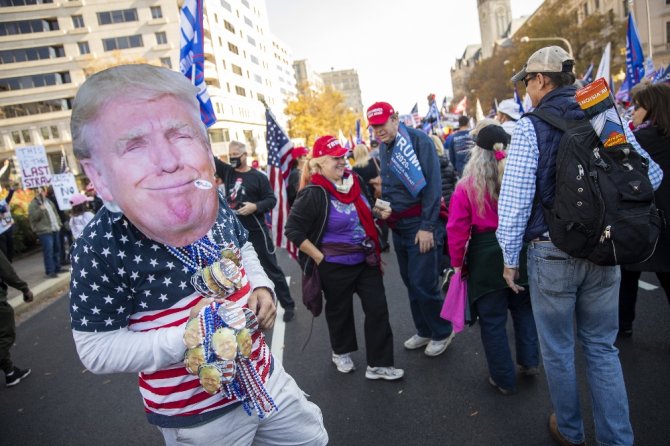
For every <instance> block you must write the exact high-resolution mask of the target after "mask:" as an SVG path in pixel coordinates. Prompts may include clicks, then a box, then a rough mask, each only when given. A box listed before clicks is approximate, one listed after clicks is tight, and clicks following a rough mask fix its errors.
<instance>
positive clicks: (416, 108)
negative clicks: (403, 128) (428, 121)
mask: <svg viewBox="0 0 670 446" xmlns="http://www.w3.org/2000/svg"><path fill="white" fill-rule="evenodd" d="M409 114H410V115H412V119H414V126H415V127H416V126H417V125H421V118H420V117H419V103H418V102H417V103H416V104H414V107H412V110H411V111H410V112H409Z"/></svg>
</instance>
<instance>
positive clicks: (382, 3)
mask: <svg viewBox="0 0 670 446" xmlns="http://www.w3.org/2000/svg"><path fill="white" fill-rule="evenodd" d="M265 1H266V5H267V10H268V19H269V22H270V29H271V31H272V32H273V34H275V35H276V36H277V37H279V38H280V39H281V40H282V41H283V42H284V43H285V44H286V45H287V46H288V47H289V48H290V50H291V51H292V53H293V58H294V59H295V60H300V59H307V60H308V61H309V63H310V65H311V67H312V69H313V70H314V71H316V72H324V71H329V70H330V69H331V68H332V69H335V70H345V69H351V68H353V69H355V70H356V71H357V72H358V77H359V81H360V86H361V93H362V95H363V107H364V108H367V107H368V106H369V105H371V104H372V103H374V102H376V101H385V102H389V103H390V104H391V105H393V106H394V107H395V108H396V109H397V110H398V111H399V112H400V113H401V114H402V113H409V112H410V110H411V108H412V106H414V104H415V103H416V102H418V104H419V113H420V114H422V115H423V114H425V113H426V112H427V110H428V105H427V101H426V96H427V95H428V94H429V93H434V94H435V95H436V96H437V100H438V103H441V101H442V98H443V97H444V96H445V95H448V96H451V73H450V70H451V67H453V65H454V62H455V60H456V58H458V57H460V56H462V54H463V51H464V50H465V47H466V45H469V44H477V43H480V42H481V38H480V34H479V19H478V16H477V2H476V1H475V0H413V1H409V2H408V1H406V0H265ZM542 2H543V0H511V5H512V17H515V18H516V17H520V16H522V15H530V14H532V13H533V12H534V11H535V10H536V9H537V7H538V6H540V4H542Z"/></svg>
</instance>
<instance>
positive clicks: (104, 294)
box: [70, 196, 271, 426]
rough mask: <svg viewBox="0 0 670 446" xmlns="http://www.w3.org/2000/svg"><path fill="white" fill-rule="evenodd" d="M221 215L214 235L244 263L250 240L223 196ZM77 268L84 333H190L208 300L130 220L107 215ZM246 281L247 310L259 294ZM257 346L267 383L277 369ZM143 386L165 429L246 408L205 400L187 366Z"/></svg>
mask: <svg viewBox="0 0 670 446" xmlns="http://www.w3.org/2000/svg"><path fill="white" fill-rule="evenodd" d="M219 209H220V210H219V215H218V216H217V221H216V223H215V225H214V226H213V228H212V229H211V230H210V232H209V234H210V236H211V238H212V239H213V240H214V242H215V243H216V244H217V245H218V246H219V248H221V249H229V250H231V251H233V252H234V253H236V254H237V255H238V256H239V255H240V254H239V253H240V250H241V248H242V247H243V246H244V244H245V243H246V242H247V236H248V233H247V231H246V229H244V227H243V226H242V224H241V223H240V222H239V220H238V219H237V217H236V216H235V215H234V214H233V212H232V211H231V210H230V208H228V206H227V205H226V204H225V200H223V199H222V198H221V196H220V198H219ZM71 263H72V275H71V281H70V316H71V326H72V328H73V329H74V330H77V331H85V332H108V331H114V330H120V329H127V330H130V331H134V332H149V331H153V330H160V329H162V328H166V327H175V326H183V325H184V324H185V323H186V322H187V320H188V317H189V312H190V310H191V308H192V307H193V306H195V305H196V304H197V303H198V301H199V300H200V299H201V298H202V296H200V295H199V294H198V293H197V292H196V291H195V289H194V288H193V286H192V285H191V272H190V271H189V268H187V266H186V265H184V264H183V263H182V262H181V261H180V260H179V259H178V258H177V257H175V255H174V254H172V253H171V252H170V250H169V249H168V247H167V246H165V245H163V244H161V243H158V242H155V241H153V240H151V239H149V238H147V237H146V236H144V235H143V234H142V233H141V232H140V231H139V230H138V229H137V228H136V227H135V226H134V225H133V224H132V223H130V222H129V221H128V220H127V219H126V218H125V217H124V216H123V215H121V214H114V213H111V212H110V211H109V210H107V209H106V208H103V209H102V210H101V211H99V212H98V213H97V214H96V216H95V218H94V219H93V220H92V221H91V222H90V223H89V225H88V226H87V227H86V229H85V230H84V233H83V234H82V236H81V237H79V238H78V239H77V240H76V242H75V243H74V245H73V247H72V254H71ZM242 274H243V276H244V282H245V286H244V287H243V288H242V289H241V290H240V291H238V292H237V293H236V294H234V295H233V296H231V297H230V300H232V301H239V302H240V305H242V304H244V303H246V299H247V298H248V296H249V294H250V292H251V286H250V284H249V282H248V280H247V279H246V273H245V272H244V269H243V270H242ZM252 341H253V347H252V348H253V350H252V361H253V365H254V367H255V368H256V371H257V372H258V374H259V375H260V376H261V378H262V379H263V381H265V380H266V379H267V377H268V375H269V373H270V368H271V356H270V352H269V348H268V346H267V345H266V343H265V338H264V335H263V334H262V333H261V332H260V331H258V332H256V333H254V335H253V336H252ZM137 342H141V339H140V338H138V340H137ZM184 350H185V347H184ZM139 386H140V393H141V395H142V398H143V400H144V406H145V411H146V412H147V417H148V418H149V421H150V422H151V423H153V424H157V425H159V426H161V425H162V426H168V425H170V423H171V422H172V421H173V420H174V416H175V415H180V417H179V419H180V420H182V422H183V420H184V417H188V416H191V415H193V416H196V415H197V416H200V417H202V416H205V415H203V414H208V413H209V412H214V411H216V410H217V409H221V408H224V407H226V406H230V405H231V404H237V403H238V401H237V400H235V399H234V398H223V397H222V396H221V394H216V395H210V394H208V393H207V392H205V391H204V390H203V389H202V387H201V386H200V382H199V380H198V377H197V376H195V375H191V374H189V373H188V371H187V370H186V368H185V367H184V365H183V363H181V362H179V363H177V364H173V365H171V366H169V367H166V368H165V369H162V370H158V371H156V372H153V373H140V374H139ZM210 415H212V414H210ZM212 416H213V415H212Z"/></svg>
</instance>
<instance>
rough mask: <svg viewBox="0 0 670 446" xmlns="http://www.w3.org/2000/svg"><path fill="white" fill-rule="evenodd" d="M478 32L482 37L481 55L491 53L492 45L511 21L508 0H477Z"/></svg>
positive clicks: (502, 34) (510, 8)
mask: <svg viewBox="0 0 670 446" xmlns="http://www.w3.org/2000/svg"><path fill="white" fill-rule="evenodd" d="M477 12H478V13H479V32H480V33H481V38H482V57H483V58H484V59H486V58H488V57H491V55H492V54H493V45H494V44H495V42H496V41H497V40H498V39H500V38H502V37H503V36H504V35H505V33H506V32H507V30H508V28H509V26H510V23H511V22H512V5H511V3H510V0H477Z"/></svg>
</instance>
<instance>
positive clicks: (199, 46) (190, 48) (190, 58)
mask: <svg viewBox="0 0 670 446" xmlns="http://www.w3.org/2000/svg"><path fill="white" fill-rule="evenodd" d="M202 2H203V0H185V1H184V6H183V7H182V8H181V15H180V18H179V21H180V27H181V40H180V46H181V49H180V51H179V69H180V70H181V72H182V74H184V76H186V77H187V78H189V79H191V82H193V85H195V86H196V88H197V89H198V94H197V96H198V102H199V103H200V119H202V122H204V123H205V126H207V127H209V126H211V125H212V124H214V123H215V122H216V115H215V114H214V107H212V100H211V99H210V98H209V94H207V84H206V83H205V55H204V54H203V53H204V51H203V32H202V17H203V9H202V8H203V6H202Z"/></svg>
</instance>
